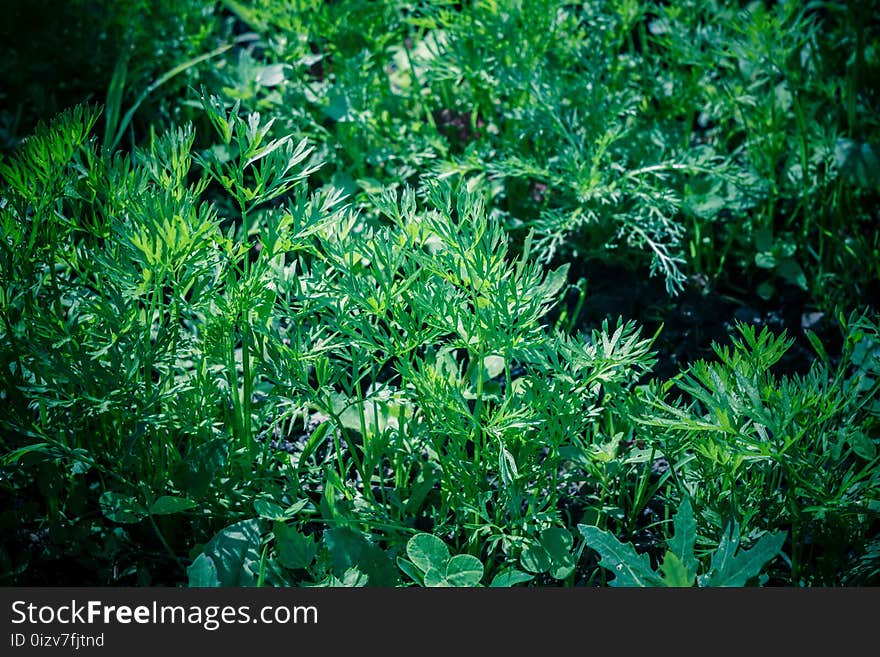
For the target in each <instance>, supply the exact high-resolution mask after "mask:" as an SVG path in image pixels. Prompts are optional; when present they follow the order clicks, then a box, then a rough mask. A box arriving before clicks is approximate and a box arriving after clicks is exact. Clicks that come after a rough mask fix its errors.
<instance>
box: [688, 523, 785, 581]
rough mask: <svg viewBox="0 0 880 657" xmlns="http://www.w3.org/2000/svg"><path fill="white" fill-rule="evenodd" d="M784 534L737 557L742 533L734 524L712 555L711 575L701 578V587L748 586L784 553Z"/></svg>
mask: <svg viewBox="0 0 880 657" xmlns="http://www.w3.org/2000/svg"><path fill="white" fill-rule="evenodd" d="M785 537H786V533H785V532H776V533H774V534H765V535H764V536H762V537H761V538H760V539H759V540H758V542H757V543H755V545H754V546H753V547H752V548H751V549H749V550H744V551H740V552H738V553H737V548H738V547H739V529H738V527H737V526H736V524H735V523H734V524H733V525H732V526H731V527H730V528H729V529H728V532H727V533H726V534H725V536H724V538H722V540H721V543H719V545H718V550H717V551H716V553H715V554H713V555H712V563H711V567H710V569H709V572H708V573H706V574H705V575H702V576H700V578H699V579H698V583H699V585H700V586H703V587H709V586H737V587H741V586H745V585H746V584H747V583H748V581H749V580H750V579H752V578H753V577H757V576H758V575H759V574H760V572H761V569H762V568H763V567H764V566H765V565H766V564H767V563H768V562H769V561H771V560H772V559H773V558H774V557H776V555H777V554H779V552H780V551H781V550H782V546H783V544H784V543H785Z"/></svg>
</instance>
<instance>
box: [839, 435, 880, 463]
mask: <svg viewBox="0 0 880 657" xmlns="http://www.w3.org/2000/svg"><path fill="white" fill-rule="evenodd" d="M846 440H847V442H848V443H849V445H850V447H852V450H853V452H855V453H856V454H857V455H858V456H861V457H862V458H863V459H865V460H866V461H872V460H874V458H876V456H877V445H876V444H875V443H874V441H873V440H872V439H871V438H870V437H869V436H868V435H866V434H865V433H864V432H862V431H858V430H856V431H851V432H849V433H848V434H847V436H846Z"/></svg>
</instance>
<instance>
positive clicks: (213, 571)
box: [186, 553, 220, 587]
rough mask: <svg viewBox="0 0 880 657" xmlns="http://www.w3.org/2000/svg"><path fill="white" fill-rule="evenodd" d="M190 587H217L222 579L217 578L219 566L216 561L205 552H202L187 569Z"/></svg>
mask: <svg viewBox="0 0 880 657" xmlns="http://www.w3.org/2000/svg"><path fill="white" fill-rule="evenodd" d="M186 574H187V576H188V577H189V586H190V587H217V586H220V580H219V579H218V578H217V568H216V566H214V562H213V561H211V559H210V558H208V557H207V556H205V554H204V553H203V554H200V555H199V556H197V557H196V558H195V560H194V561H193V562H192V563H191V564H190V566H189V568H187V569H186Z"/></svg>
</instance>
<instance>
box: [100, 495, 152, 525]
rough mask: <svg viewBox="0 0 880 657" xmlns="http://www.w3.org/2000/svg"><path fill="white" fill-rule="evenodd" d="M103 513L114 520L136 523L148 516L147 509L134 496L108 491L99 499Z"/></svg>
mask: <svg viewBox="0 0 880 657" xmlns="http://www.w3.org/2000/svg"><path fill="white" fill-rule="evenodd" d="M99 504H100V505H101V513H103V514H104V516H105V517H106V518H108V519H109V520H112V521H113V522H119V523H135V522H140V521H141V520H143V519H144V518H145V517H146V516H147V510H146V509H145V508H144V506H143V505H142V504H141V503H140V502H138V501H137V500H136V499H134V498H133V497H130V496H128V495H123V494H122V493H115V492H113V491H110V490H108V491H106V492H104V493H103V494H102V495H101V499H100V500H99Z"/></svg>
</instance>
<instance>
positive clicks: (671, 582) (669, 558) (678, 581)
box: [660, 552, 694, 587]
mask: <svg viewBox="0 0 880 657" xmlns="http://www.w3.org/2000/svg"><path fill="white" fill-rule="evenodd" d="M660 572H662V573H663V583H664V584H665V585H666V586H672V587H689V586H693V585H694V575H692V574H691V573H690V572H689V571H688V567H687V566H686V565H684V563H682V561H681V559H679V558H678V556H676V555H675V554H673V553H672V552H667V553H666V556H665V557H664V558H663V563H662V564H661V566H660Z"/></svg>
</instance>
